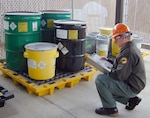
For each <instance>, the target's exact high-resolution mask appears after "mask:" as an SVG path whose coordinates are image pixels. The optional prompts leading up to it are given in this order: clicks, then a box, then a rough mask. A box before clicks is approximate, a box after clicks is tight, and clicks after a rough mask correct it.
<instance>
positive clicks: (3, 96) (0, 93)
mask: <svg viewBox="0 0 150 118" xmlns="http://www.w3.org/2000/svg"><path fill="white" fill-rule="evenodd" d="M12 98H14V94H13V93H11V92H10V91H8V90H7V89H6V88H4V87H3V86H1V85H0V107H4V105H5V101H6V100H9V99H12Z"/></svg>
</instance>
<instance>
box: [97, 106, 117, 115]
mask: <svg viewBox="0 0 150 118" xmlns="http://www.w3.org/2000/svg"><path fill="white" fill-rule="evenodd" d="M95 113H97V114H100V115H108V116H117V115H118V109H117V108H116V107H115V108H103V107H101V108H97V109H96V110H95Z"/></svg>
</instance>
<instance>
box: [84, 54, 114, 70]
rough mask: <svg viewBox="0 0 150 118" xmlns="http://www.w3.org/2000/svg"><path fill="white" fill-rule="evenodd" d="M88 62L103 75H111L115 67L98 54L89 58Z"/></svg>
mask: <svg viewBox="0 0 150 118" xmlns="http://www.w3.org/2000/svg"><path fill="white" fill-rule="evenodd" d="M86 62H87V63H89V64H91V65H93V66H94V67H95V68H97V69H99V70H100V71H101V72H102V73H109V72H110V71H111V68H112V66H113V65H112V64H111V63H110V62H108V61H107V60H104V59H101V57H100V56H99V55H97V54H92V55H90V56H88V58H87V60H86Z"/></svg>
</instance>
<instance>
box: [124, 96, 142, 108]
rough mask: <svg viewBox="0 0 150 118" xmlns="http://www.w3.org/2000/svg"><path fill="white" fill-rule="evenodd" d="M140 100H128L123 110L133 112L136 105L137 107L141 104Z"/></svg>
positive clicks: (137, 98) (136, 98)
mask: <svg viewBox="0 0 150 118" xmlns="http://www.w3.org/2000/svg"><path fill="white" fill-rule="evenodd" d="M141 100H142V99H141V98H139V97H134V98H130V99H129V101H128V103H127V105H126V107H125V108H126V109H127V110H133V109H134V108H135V107H136V105H138V104H139V103H140V102H141Z"/></svg>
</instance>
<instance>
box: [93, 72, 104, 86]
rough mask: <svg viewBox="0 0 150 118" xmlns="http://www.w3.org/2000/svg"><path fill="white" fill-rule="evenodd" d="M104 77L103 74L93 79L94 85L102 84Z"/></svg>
mask: <svg viewBox="0 0 150 118" xmlns="http://www.w3.org/2000/svg"><path fill="white" fill-rule="evenodd" d="M104 76H105V75H104V74H99V75H98V76H97V77H96V79H95V84H96V85H100V84H102V83H103V81H104Z"/></svg>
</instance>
